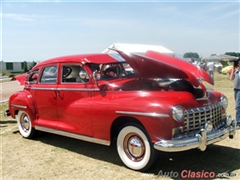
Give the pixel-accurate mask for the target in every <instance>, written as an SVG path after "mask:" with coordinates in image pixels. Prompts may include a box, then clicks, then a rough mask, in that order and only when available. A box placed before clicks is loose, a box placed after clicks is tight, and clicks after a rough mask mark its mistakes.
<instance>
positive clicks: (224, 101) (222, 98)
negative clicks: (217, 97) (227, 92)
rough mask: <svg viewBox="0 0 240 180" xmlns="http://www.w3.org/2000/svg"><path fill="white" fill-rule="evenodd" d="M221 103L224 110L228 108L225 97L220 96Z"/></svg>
mask: <svg viewBox="0 0 240 180" xmlns="http://www.w3.org/2000/svg"><path fill="white" fill-rule="evenodd" d="M221 103H222V107H223V108H224V109H226V108H227V107H228V99H227V97H226V96H222V97H221Z"/></svg>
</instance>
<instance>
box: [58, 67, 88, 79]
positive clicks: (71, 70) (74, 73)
mask: <svg viewBox="0 0 240 180" xmlns="http://www.w3.org/2000/svg"><path fill="white" fill-rule="evenodd" d="M83 71H84V70H83V68H82V66H80V65H79V64H66V65H63V66H62V83H86V82H88V81H89V78H87V77H86V78H83V76H81V77H80V73H82V72H83Z"/></svg>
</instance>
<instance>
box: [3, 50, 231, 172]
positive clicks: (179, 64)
mask: <svg viewBox="0 0 240 180" xmlns="http://www.w3.org/2000/svg"><path fill="white" fill-rule="evenodd" d="M114 51H115V53H112V54H106V53H102V54H84V55H73V56H65V57H58V58H54V59H50V60H46V61H43V62H41V63H39V64H37V65H36V66H35V67H34V68H32V69H31V71H30V72H29V73H27V74H25V75H22V76H20V77H16V79H19V81H21V82H22V83H23V84H24V90H23V91H19V92H17V93H15V94H13V95H12V96H11V97H10V99H9V109H8V110H6V111H5V115H9V116H12V117H13V118H16V119H17V124H18V128H19V132H20V134H21V135H22V136H23V137H24V138H29V139H30V138H33V137H34V136H35V135H36V131H45V132H49V133H54V134H59V135H63V136H68V137H72V138H76V139H80V140H85V141H89V142H93V143H98V144H102V145H107V146H109V145H110V144H111V143H115V142H116V148H117V151H118V154H119V157H120V158H121V160H122V162H123V163H124V164H125V165H126V166H127V167H128V168H131V169H133V170H139V171H145V170H147V169H149V168H150V167H152V166H153V165H154V164H155V163H156V162H157V161H158V160H159V158H160V159H161V157H159V151H164V152H179V151H185V150H189V149H193V148H199V149H200V150H202V151H204V150H205V149H206V147H207V145H209V144H212V143H215V142H218V141H221V140H223V139H225V138H227V137H230V138H233V137H234V134H235V131H236V121H235V120H233V119H232V118H231V116H230V115H227V112H226V108H227V106H228V101H227V97H225V96H224V95H223V94H222V93H220V92H216V91H213V90H210V89H207V88H206V87H205V86H204V84H203V81H206V82H208V83H211V84H213V80H212V78H211V77H210V76H209V75H208V74H207V73H206V72H205V71H204V70H202V69H201V68H198V67H196V66H194V65H192V64H190V63H188V62H185V61H183V60H179V59H177V58H174V57H170V56H167V55H163V54H160V53H157V52H154V51H148V52H146V54H145V55H139V54H134V53H124V52H122V51H120V50H116V49H115V50H114ZM23 76H24V77H23ZM23 81H24V82H23Z"/></svg>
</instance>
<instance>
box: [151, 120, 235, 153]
mask: <svg viewBox="0 0 240 180" xmlns="http://www.w3.org/2000/svg"><path fill="white" fill-rule="evenodd" d="M236 124H237V122H236V120H232V122H231V124H230V125H229V126H226V127H224V128H223V129H221V130H218V131H212V132H207V127H206V128H204V129H201V130H200V132H199V133H197V134H196V135H195V137H187V138H179V139H173V140H161V141H158V142H156V143H155V144H154V148H155V149H157V150H159V151H164V152H179V151H186V150H190V149H195V148H199V149H200V150H201V151H204V150H205V149H206V147H207V145H209V144H213V143H215V142H218V141H221V140H223V139H225V138H227V137H229V138H231V139H232V138H233V137H234V135H235V133H236Z"/></svg>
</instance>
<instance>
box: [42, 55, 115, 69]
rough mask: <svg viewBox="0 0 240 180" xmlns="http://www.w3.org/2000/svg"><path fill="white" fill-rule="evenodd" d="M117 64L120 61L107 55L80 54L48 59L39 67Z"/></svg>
mask: <svg viewBox="0 0 240 180" xmlns="http://www.w3.org/2000/svg"><path fill="white" fill-rule="evenodd" d="M68 62H69V63H95V64H103V63H117V62H119V60H117V58H114V57H113V56H111V55H109V54H106V53H99V54H79V55H70V56H61V57H56V58H52V59H48V60H45V61H42V62H40V63H39V64H37V66H40V65H46V64H52V63H68Z"/></svg>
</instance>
